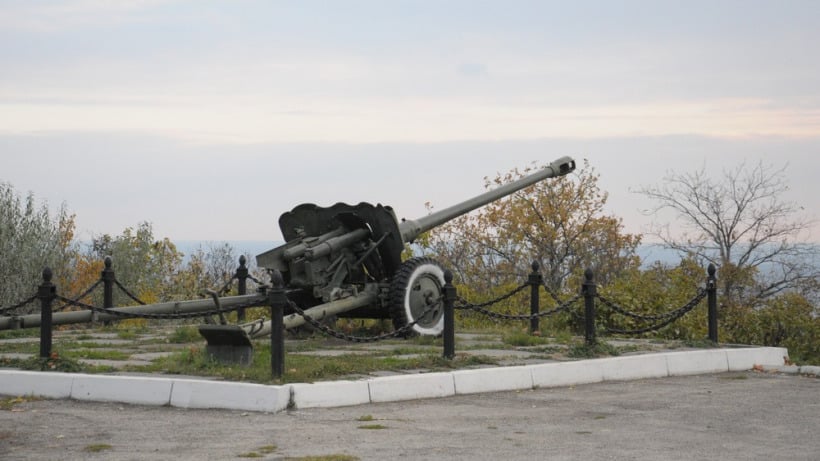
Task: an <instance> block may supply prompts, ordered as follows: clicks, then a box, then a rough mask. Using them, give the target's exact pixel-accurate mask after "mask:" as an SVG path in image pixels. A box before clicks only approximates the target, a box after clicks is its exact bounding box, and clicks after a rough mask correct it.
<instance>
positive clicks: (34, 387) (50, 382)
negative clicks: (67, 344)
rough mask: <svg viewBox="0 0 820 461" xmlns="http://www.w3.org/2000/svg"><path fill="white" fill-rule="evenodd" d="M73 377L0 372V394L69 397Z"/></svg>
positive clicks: (31, 372) (54, 374) (8, 371)
mask: <svg viewBox="0 0 820 461" xmlns="http://www.w3.org/2000/svg"><path fill="white" fill-rule="evenodd" d="M73 382H74V375H71V374H67V373H49V372H40V371H17V370H0V394H3V395H14V396H20V395H37V396H40V397H45V398H49V399H67V398H70V397H71V385H72V383H73Z"/></svg>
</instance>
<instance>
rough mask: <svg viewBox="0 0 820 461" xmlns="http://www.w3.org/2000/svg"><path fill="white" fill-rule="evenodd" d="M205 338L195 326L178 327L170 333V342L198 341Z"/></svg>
mask: <svg viewBox="0 0 820 461" xmlns="http://www.w3.org/2000/svg"><path fill="white" fill-rule="evenodd" d="M204 340H205V338H203V337H202V335H200V334H199V329H197V328H196V327H193V326H186V327H178V328H177V329H176V330H174V331H173V332H172V333H171V334H170V335H168V342H170V343H173V344H186V343H198V342H201V341H204Z"/></svg>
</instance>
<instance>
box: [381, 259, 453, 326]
mask: <svg viewBox="0 0 820 461" xmlns="http://www.w3.org/2000/svg"><path fill="white" fill-rule="evenodd" d="M443 286H444V269H443V268H442V267H441V265H440V264H439V263H438V262H436V261H435V260H433V259H431V258H411V259H408V260H407V261H405V262H404V263H402V265H401V266H399V270H398V271H397V272H396V275H395V276H394V277H393V281H392V282H391V283H390V317H391V318H392V319H393V327H394V328H396V329H399V328H402V327H404V326H405V325H407V324H408V323H411V322H414V321H416V320H419V317H420V316H421V315H422V314H424V312H425V311H427V309H428V308H429V307H430V305H432V304H435V303H436V302H438V301H439V299H440V298H441V296H442V292H443V290H442V287H443ZM443 314H444V307H443V306H442V305H441V304H439V305H438V306H437V307H434V308H433V310H432V311H431V312H430V313H429V314H427V315H426V316H425V317H424V318H422V319H420V320H419V321H418V323H416V324H415V325H414V326H413V332H415V333H417V334H420V335H426V336H438V335H440V334H441V332H442V331H443V330H444V315H443Z"/></svg>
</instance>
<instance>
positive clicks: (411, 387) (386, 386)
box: [367, 373, 456, 403]
mask: <svg viewBox="0 0 820 461" xmlns="http://www.w3.org/2000/svg"><path fill="white" fill-rule="evenodd" d="M367 383H368V386H370V402H371V403H378V402H397V401H401V400H417V399H432V398H439V397H451V396H453V395H455V393H456V391H455V386H454V384H453V375H452V374H451V373H425V374H419V375H397V376H385V377H382V378H373V379H369V380H367Z"/></svg>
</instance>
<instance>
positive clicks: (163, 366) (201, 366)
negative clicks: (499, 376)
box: [126, 345, 497, 383]
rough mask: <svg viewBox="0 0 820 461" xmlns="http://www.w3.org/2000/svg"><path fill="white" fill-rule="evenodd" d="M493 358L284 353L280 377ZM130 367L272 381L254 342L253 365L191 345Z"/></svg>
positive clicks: (310, 378) (265, 350) (315, 377)
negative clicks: (221, 358) (227, 359)
mask: <svg viewBox="0 0 820 461" xmlns="http://www.w3.org/2000/svg"><path fill="white" fill-rule="evenodd" d="M496 363H497V362H496V361H495V360H494V359H491V358H489V357H481V356H469V357H463V356H457V357H456V358H455V359H453V360H447V359H444V358H442V357H441V356H440V355H438V354H422V355H418V356H414V357H407V358H399V357H394V356H368V355H354V354H349V355H340V356H335V357H320V356H309V355H297V354H291V355H286V357H285V376H284V379H283V380H282V381H281V382H283V383H289V382H314V381H321V380H329V379H337V378H343V377H351V376H361V375H367V374H369V373H372V372H375V371H382V370H416V369H423V370H431V371H439V370H449V369H455V368H464V367H470V366H476V365H486V364H496ZM126 369H127V370H129V371H140V372H158V373H167V374H185V375H196V376H215V377H221V378H224V379H227V380H231V381H249V382H258V383H271V382H273V381H272V380H271V371H270V345H257V346H256V347H255V349H254V358H253V365H252V366H250V367H242V366H238V365H224V364H221V363H219V362H217V361H215V360H213V359H211V358H210V357H209V356H208V355H207V354H206V353H205V350H204V348H200V347H191V348H189V349H187V350H185V351H181V352H177V353H174V354H172V355H170V356H168V357H162V358H159V359H157V360H155V361H154V362H153V363H152V364H151V365H148V366H137V367H133V366H132V367H126Z"/></svg>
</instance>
